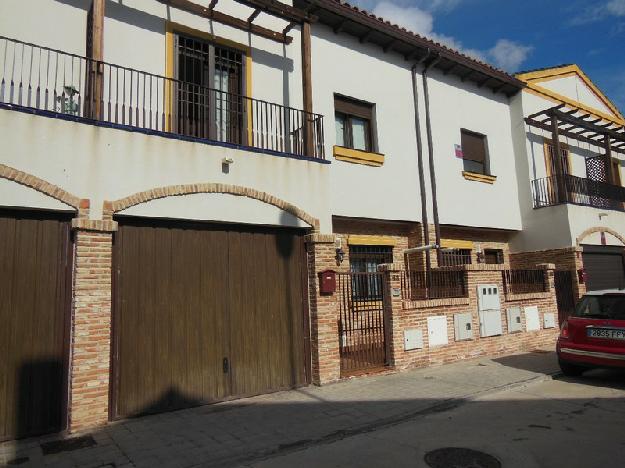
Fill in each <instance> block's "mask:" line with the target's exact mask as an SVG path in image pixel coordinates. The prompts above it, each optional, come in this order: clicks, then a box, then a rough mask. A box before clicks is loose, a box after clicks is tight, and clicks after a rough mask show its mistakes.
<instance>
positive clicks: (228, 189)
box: [103, 183, 319, 231]
mask: <svg viewBox="0 0 625 468" xmlns="http://www.w3.org/2000/svg"><path fill="white" fill-rule="evenodd" d="M195 193H224V194H228V195H236V196H240V197H247V198H252V199H254V200H258V201H261V202H263V203H267V204H269V205H273V206H275V207H277V208H280V209H281V210H283V211H286V212H287V213H290V214H292V215H293V216H295V217H296V218H298V219H300V220H302V221H304V222H305V223H307V224H309V225H311V226H312V227H313V229H314V230H315V231H318V230H319V220H318V219H317V218H314V217H313V216H311V215H309V214H308V213H306V212H305V211H304V210H301V209H300V208H298V207H296V206H295V205H292V204H291V203H288V202H286V201H284V200H282V199H280V198H277V197H274V196H273V195H269V194H268V193H267V192H261V191H259V190H254V189H251V188H248V187H242V186H240V185H228V184H213V183H207V184H185V185H169V186H166V187H158V188H153V189H150V190H145V191H143V192H137V193H134V194H132V195H129V196H127V197H124V198H120V199H119V200H114V201H105V202H104V209H103V217H104V218H105V219H111V218H112V216H113V214H115V213H118V212H120V211H122V210H125V209H127V208H130V207H131V206H135V205H138V204H140V203H146V202H149V201H151V200H156V199H159V198H165V197H176V196H181V195H192V194H195Z"/></svg>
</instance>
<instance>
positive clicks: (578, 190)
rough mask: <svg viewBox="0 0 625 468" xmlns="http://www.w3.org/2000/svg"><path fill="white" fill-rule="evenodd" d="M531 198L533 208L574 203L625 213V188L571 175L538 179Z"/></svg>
mask: <svg viewBox="0 0 625 468" xmlns="http://www.w3.org/2000/svg"><path fill="white" fill-rule="evenodd" d="M532 195H533V198H534V208H541V207H545V206H553V205H560V204H563V203H573V204H576V205H584V206H592V207H596V208H606V209H611V210H619V211H625V187H620V186H618V185H612V184H608V183H606V182H598V181H596V180H590V179H584V178H581V177H576V176H572V175H557V176H551V177H544V178H542V179H535V180H533V181H532Z"/></svg>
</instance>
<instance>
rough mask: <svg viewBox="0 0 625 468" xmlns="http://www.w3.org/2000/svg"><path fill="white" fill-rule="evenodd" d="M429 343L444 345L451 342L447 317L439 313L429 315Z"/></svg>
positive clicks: (430, 344) (431, 344)
mask: <svg viewBox="0 0 625 468" xmlns="http://www.w3.org/2000/svg"><path fill="white" fill-rule="evenodd" d="M428 343H429V346H430V347H432V346H442V345H446V344H447V343H449V340H448V338H447V317H446V316H444V315H438V316H436V317H428Z"/></svg>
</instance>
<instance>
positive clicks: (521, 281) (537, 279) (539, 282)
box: [501, 270, 549, 294]
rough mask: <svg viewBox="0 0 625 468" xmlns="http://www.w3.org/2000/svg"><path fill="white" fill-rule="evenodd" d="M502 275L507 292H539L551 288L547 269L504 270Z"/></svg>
mask: <svg viewBox="0 0 625 468" xmlns="http://www.w3.org/2000/svg"><path fill="white" fill-rule="evenodd" d="M501 276H502V279H503V288H504V291H505V292H506V293H507V294H528V293H539V292H547V291H548V290H549V289H548V282H547V272H546V271H545V270H504V271H502V272H501Z"/></svg>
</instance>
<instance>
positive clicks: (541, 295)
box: [505, 291, 553, 302]
mask: <svg viewBox="0 0 625 468" xmlns="http://www.w3.org/2000/svg"><path fill="white" fill-rule="evenodd" d="M552 294H553V293H552V292H551V291H547V292H534V293H524V294H512V293H509V294H508V293H506V294H505V301H506V302H514V301H525V300H527V299H549V298H550V297H551V295H552Z"/></svg>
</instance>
